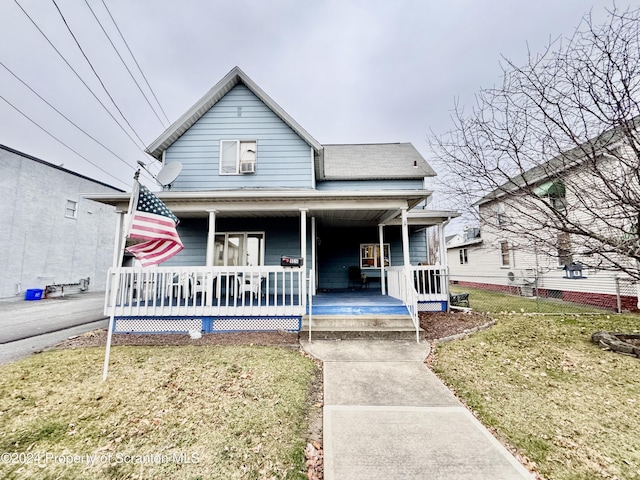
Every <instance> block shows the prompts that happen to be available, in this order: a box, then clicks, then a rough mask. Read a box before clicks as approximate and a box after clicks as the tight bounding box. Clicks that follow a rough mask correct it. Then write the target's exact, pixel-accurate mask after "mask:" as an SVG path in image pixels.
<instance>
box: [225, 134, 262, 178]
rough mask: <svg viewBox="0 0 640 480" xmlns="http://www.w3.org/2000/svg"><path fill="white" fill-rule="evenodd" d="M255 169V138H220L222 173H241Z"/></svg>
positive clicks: (253, 171)
mask: <svg viewBox="0 0 640 480" xmlns="http://www.w3.org/2000/svg"><path fill="white" fill-rule="evenodd" d="M255 171H256V141H255V140H220V175H240V174H247V173H255Z"/></svg>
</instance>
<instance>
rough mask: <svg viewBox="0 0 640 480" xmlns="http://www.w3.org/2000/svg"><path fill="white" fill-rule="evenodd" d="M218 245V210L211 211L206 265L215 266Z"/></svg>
mask: <svg viewBox="0 0 640 480" xmlns="http://www.w3.org/2000/svg"><path fill="white" fill-rule="evenodd" d="M215 246H216V211H215V210H210V211H209V233H208V234H207V256H206V260H205V265H206V266H207V267H213V261H214V255H215Z"/></svg>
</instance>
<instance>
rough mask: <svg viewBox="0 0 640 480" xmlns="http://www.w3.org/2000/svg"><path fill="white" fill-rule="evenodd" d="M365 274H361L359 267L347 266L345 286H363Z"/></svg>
mask: <svg viewBox="0 0 640 480" xmlns="http://www.w3.org/2000/svg"><path fill="white" fill-rule="evenodd" d="M366 278H367V277H366V276H363V275H362V270H360V267H349V284H348V285H347V288H363V287H364V286H365V285H366Z"/></svg>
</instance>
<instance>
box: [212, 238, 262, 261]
mask: <svg viewBox="0 0 640 480" xmlns="http://www.w3.org/2000/svg"><path fill="white" fill-rule="evenodd" d="M213 265H214V266H216V267H232V266H234V267H247V266H256V265H264V233H263V232H228V233H218V234H216V242H215V247H214V257H213Z"/></svg>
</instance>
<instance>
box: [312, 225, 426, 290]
mask: <svg viewBox="0 0 640 480" xmlns="http://www.w3.org/2000/svg"><path fill="white" fill-rule="evenodd" d="M318 236H319V237H320V238H321V243H320V245H319V246H318V275H319V285H318V288H320V289H325V288H327V289H333V288H347V286H348V284H349V267H350V266H360V244H361V243H378V242H379V238H378V228H377V227H370V228H325V229H322V230H321V231H319V232H318ZM384 243H388V244H389V246H390V249H391V252H390V253H391V265H392V266H400V265H403V262H404V257H403V254H402V231H401V228H400V227H386V228H385V230H384ZM426 251H427V249H426V237H425V234H424V231H412V232H411V233H410V235H409V259H410V261H411V264H412V265H417V264H418V263H420V262H426V259H427V254H426ZM365 273H366V274H367V276H368V277H379V276H380V270H378V269H367V270H365Z"/></svg>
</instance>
